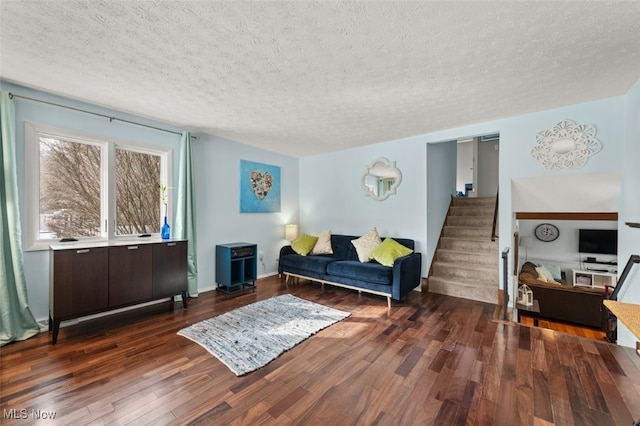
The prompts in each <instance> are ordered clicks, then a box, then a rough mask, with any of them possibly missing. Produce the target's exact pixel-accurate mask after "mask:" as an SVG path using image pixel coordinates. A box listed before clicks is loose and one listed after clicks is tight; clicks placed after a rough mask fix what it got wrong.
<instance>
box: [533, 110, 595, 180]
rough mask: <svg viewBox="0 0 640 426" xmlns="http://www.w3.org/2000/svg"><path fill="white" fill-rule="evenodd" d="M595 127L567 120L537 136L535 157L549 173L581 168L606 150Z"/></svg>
mask: <svg viewBox="0 0 640 426" xmlns="http://www.w3.org/2000/svg"><path fill="white" fill-rule="evenodd" d="M595 136H596V128H595V126H593V125H592V124H576V123H574V122H573V121H571V120H564V121H561V122H559V123H558V124H556V125H555V126H553V127H552V128H551V129H547V130H543V131H542V132H540V133H538V134H537V135H536V146H534V147H533V149H532V150H531V156H532V157H533V158H535V159H536V160H538V161H539V162H540V163H541V164H542V165H543V166H544V168H545V169H547V170H559V169H579V168H581V167H583V166H584V165H585V164H586V162H587V160H588V159H589V157H591V156H592V155H593V154H596V153H597V152H598V151H600V150H601V149H602V144H601V143H600V141H599V140H597V139H596V138H595Z"/></svg>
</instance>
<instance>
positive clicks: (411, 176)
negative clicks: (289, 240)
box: [300, 136, 426, 275]
mask: <svg viewBox="0 0 640 426" xmlns="http://www.w3.org/2000/svg"><path fill="white" fill-rule="evenodd" d="M380 157H385V158H387V159H388V160H391V161H395V162H396V166H397V167H398V169H400V171H401V172H402V182H401V183H400V186H398V188H397V193H396V194H395V195H391V196H390V197H389V198H387V199H386V200H384V201H376V200H373V199H371V197H366V196H365V193H364V190H363V188H362V184H361V181H362V176H363V175H364V174H365V170H366V168H367V167H368V166H370V165H371V163H373V162H374V161H375V160H376V159H377V158H380ZM425 161H426V145H425V140H424V136H416V137H411V138H405V139H399V140H395V141H390V142H384V143H380V144H374V145H368V146H363V147H360V148H354V149H348V150H344V151H340V152H334V153H329V154H322V155H316V156H312V157H304V158H301V159H300V232H301V233H302V232H306V233H316V232H322V231H324V230H331V231H332V233H334V234H347V235H362V234H364V233H366V232H367V231H368V230H370V229H371V228H373V227H376V228H377V229H378V232H379V233H380V235H381V236H382V237H398V238H412V239H414V240H416V250H417V251H419V252H422V253H424V252H425V249H426V220H425V218H426V201H425V197H424V194H425V183H426V168H425V164H426V163H425ZM423 275H425V274H423Z"/></svg>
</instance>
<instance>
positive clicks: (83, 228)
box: [40, 137, 101, 238]
mask: <svg viewBox="0 0 640 426" xmlns="http://www.w3.org/2000/svg"><path fill="white" fill-rule="evenodd" d="M100 157H101V148H100V147H99V146H96V145H90V144H84V143H77V142H69V141H63V140H58V139H53V138H46V137H40V238H61V237H75V236H83V237H91V236H97V235H100V184H101V179H100Z"/></svg>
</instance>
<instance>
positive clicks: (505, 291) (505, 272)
mask: <svg viewBox="0 0 640 426" xmlns="http://www.w3.org/2000/svg"><path fill="white" fill-rule="evenodd" d="M502 278H503V286H502V319H503V320H505V321H506V320H507V306H508V305H509V247H507V248H505V249H504V250H502Z"/></svg>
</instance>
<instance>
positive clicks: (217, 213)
mask: <svg viewBox="0 0 640 426" xmlns="http://www.w3.org/2000/svg"><path fill="white" fill-rule="evenodd" d="M1 87H2V90H6V91H10V92H13V93H15V94H18V95H23V96H28V97H32V98H36V99H40V100H45V101H49V102H54V103H57V104H62V105H66V106H71V107H75V108H81V109H85V110H89V111H93V112H97V113H101V114H105V115H108V116H114V117H119V118H123V119H127V120H131V121H134V122H138V123H143V124H148V125H152V126H156V127H160V128H163V129H168V130H173V131H177V132H181V131H182V130H183V129H179V128H175V127H173V126H171V125H169V124H166V123H158V122H154V121H151V120H147V119H144V118H142V117H137V116H132V115H129V114H125V113H122V112H118V111H112V110H109V109H105V108H101V107H98V106H95V105H89V104H85V103H81V102H77V101H73V100H71V99H67V98H62V97H58V96H54V95H51V94H47V93H43V92H40V91H36V90H31V89H28V88H25V87H21V86H17V85H13V84H9V83H5V82H3V83H2V85H1ZM25 121H30V122H35V123H41V124H47V125H50V126H55V127H59V128H63V129H70V130H74V131H79V132H82V133H86V134H90V135H97V136H101V137H104V138H111V139H118V140H125V141H132V142H137V143H143V144H145V143H146V144H150V145H159V146H164V147H170V148H172V149H173V177H174V179H173V184H172V186H174V187H176V186H177V183H178V170H179V157H180V155H179V154H180V135H175V134H171V133H166V132H162V131H158V130H153V129H148V128H144V127H140V126H135V125H131V124H127V123H122V122H119V121H113V122H110V121H109V120H108V119H105V118H101V117H97V116H93V115H90V114H85V113H81V112H77V111H72V110H68V109H64V108H59V107H56V106H50V105H46V104H42V103H37V102H32V101H27V100H21V99H16V145H17V147H16V160H17V165H18V168H17V172H18V173H17V175H18V192H19V195H20V211H21V215H22V217H21V220H22V226H23V235H25V234H26V232H25V230H24V225H25V223H26V221H25V218H24V211H25V205H24V199H25V196H24V191H25V187H24V181H25V179H24V177H25V173H24V172H25V159H24V156H25V150H24V137H25V134H24V122H25ZM192 149H193V161H194V164H193V169H194V175H195V177H194V179H195V187H196V188H195V189H196V232H197V242H198V253H197V256H198V272H199V273H198V287H199V289H200V291H202V290H207V289H211V288H214V287H215V262H214V259H215V245H216V244H221V243H228V242H235V241H246V242H252V243H256V244H258V250H259V251H261V252H263V253H264V265H258V275H259V276H260V275H268V274H274V273H276V271H277V264H276V262H275V259H276V257H277V255H278V250H279V249H280V247H281V246H282V245H283V244H284V243H285V240H284V224H285V223H287V222H288V221H289V220H292V218H293V220H296V218H297V214H298V211H297V208H298V192H299V190H298V183H299V175H298V159H297V158H295V157H290V156H285V155H281V154H276V153H273V152H269V151H265V150H262V149H258V148H254V147H251V146H247V145H242V144H239V143H235V142H231V141H226V140H223V139H220V138H216V137H213V136H210V135H201V136H200V139H199V140H195V141H193V143H192ZM241 159H243V160H252V161H257V162H262V163H267V164H271V165H276V166H280V168H281V170H280V172H281V181H282V184H281V212H280V213H259V214H258V213H256V214H247V213H242V214H241V213H239V211H240V201H239V165H240V160H241ZM176 198H177V197H175V196H174V197H173V200H174V202H175V199H176ZM174 213H175V206H174ZM24 265H25V278H26V281H27V294H28V298H29V307H30V309H31V311H32V312H33V314H34V316H35V317H36V319H37V320H38V321H40V320H45V319H47V318H48V309H49V253H48V251H46V250H45V251H29V252H25V253H24Z"/></svg>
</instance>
